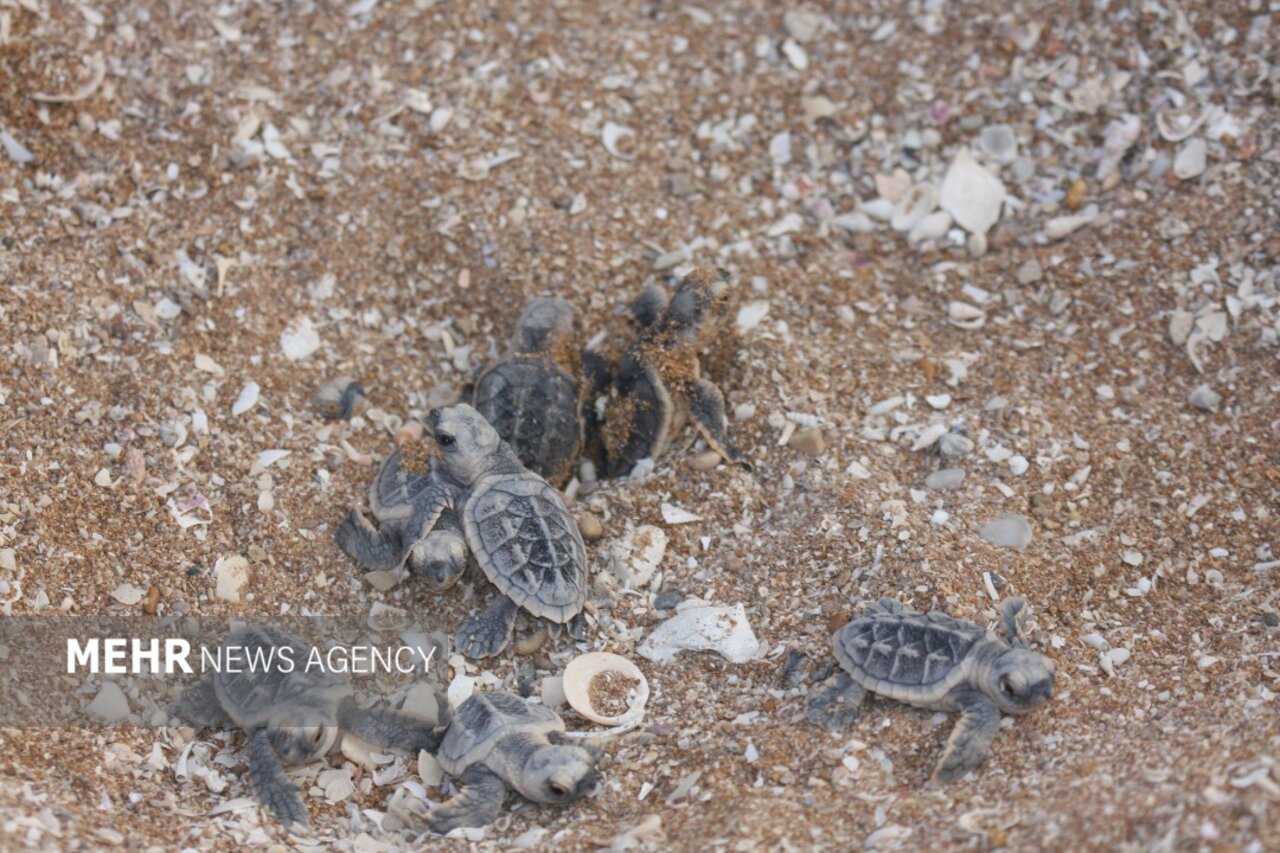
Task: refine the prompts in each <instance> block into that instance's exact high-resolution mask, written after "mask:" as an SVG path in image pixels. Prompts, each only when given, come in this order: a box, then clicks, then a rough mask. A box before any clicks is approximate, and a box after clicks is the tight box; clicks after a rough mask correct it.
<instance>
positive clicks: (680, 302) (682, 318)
mask: <svg viewBox="0 0 1280 853" xmlns="http://www.w3.org/2000/svg"><path fill="white" fill-rule="evenodd" d="M729 292H730V287H729V273H728V272H726V271H725V270H722V269H710V268H707V267H703V268H700V269H696V270H694V271H693V272H691V273H689V275H687V276H686V277H685V279H684V281H682V282H680V287H679V288H678V289H677V290H676V294H675V296H673V297H671V302H670V303H669V304H668V305H667V317H668V319H669V321H670V322H671V324H672V325H673V326H674V327H675V328H676V329H677V330H679V331H682V332H707V333H710V332H713V331H714V330H715V329H716V327H717V326H718V325H719V324H720V321H721V320H723V319H724V316H725V314H726V313H728V310H729Z"/></svg>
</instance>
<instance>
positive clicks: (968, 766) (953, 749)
mask: <svg viewBox="0 0 1280 853" xmlns="http://www.w3.org/2000/svg"><path fill="white" fill-rule="evenodd" d="M948 698H950V699H951V701H952V702H954V703H955V704H956V706H958V707H959V709H960V712H961V716H960V721H959V722H958V723H956V727H955V728H954V729H953V730H952V731H951V737H950V738H949V739H948V740H947V749H946V752H944V753H943V754H942V760H941V761H939V762H938V767H937V769H935V770H934V771H933V778H934V779H935V780H937V781H939V782H950V781H952V780H953V779H959V778H960V777H961V776H963V775H964V774H966V773H968V772H969V771H970V770H972V769H973V768H975V767H977V766H978V765H979V764H981V763H982V759H984V758H986V757H987V751H988V750H989V749H990V748H991V741H992V740H994V739H995V736H996V732H998V731H999V730H1000V710H999V709H998V708H997V707H996V705H995V703H994V702H992V701H991V700H990V699H988V698H987V697H986V696H985V695H983V694H982V693H980V692H978V691H977V690H973V689H971V688H961V689H958V690H956V691H955V692H954V693H953V694H952V695H951V696H950V697H948Z"/></svg>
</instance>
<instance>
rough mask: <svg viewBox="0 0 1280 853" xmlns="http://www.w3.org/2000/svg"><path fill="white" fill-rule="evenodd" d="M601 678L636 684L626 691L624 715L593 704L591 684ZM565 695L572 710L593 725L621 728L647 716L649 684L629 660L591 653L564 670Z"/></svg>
mask: <svg viewBox="0 0 1280 853" xmlns="http://www.w3.org/2000/svg"><path fill="white" fill-rule="evenodd" d="M602 677H603V678H608V679H615V680H617V679H625V680H627V681H631V682H634V686H632V687H630V688H629V689H628V690H627V710H626V711H624V712H623V713H621V714H609V713H607V709H602V708H597V707H595V705H594V704H593V701H592V697H591V685H592V683H593V682H594V681H595V680H596V679H597V678H602ZM564 695H565V699H566V700H567V701H568V702H569V707H571V708H573V710H575V711H577V712H578V713H579V714H580V715H581V716H583V717H585V718H587V719H588V720H591V721H592V722H593V723H600V724H601V725H605V726H621V725H626V724H628V723H634V722H636V721H637V720H639V719H640V717H641V716H643V715H644V706H645V704H646V703H647V702H648V701H649V682H648V680H647V679H646V678H645V677H644V673H643V672H641V671H640V668H639V667H638V666H636V665H635V664H634V663H632V662H631V661H629V660H627V659H626V658H624V657H621V656H620V655H615V654H610V653H608V652H589V653H588V654H585V655H581V656H579V657H576V658H574V659H573V660H572V661H571V662H570V663H569V666H568V667H566V668H565V671H564Z"/></svg>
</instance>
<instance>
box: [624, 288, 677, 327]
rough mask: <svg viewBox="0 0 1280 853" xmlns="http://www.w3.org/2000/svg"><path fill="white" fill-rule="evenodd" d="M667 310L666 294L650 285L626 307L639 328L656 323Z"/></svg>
mask: <svg viewBox="0 0 1280 853" xmlns="http://www.w3.org/2000/svg"><path fill="white" fill-rule="evenodd" d="M666 310H667V294H666V291H664V290H662V289H661V288H658V287H654V286H652V285H650V286H649V287H646V288H645V289H644V291H643V292H642V293H641V294H640V295H639V296H637V297H636V298H635V300H634V301H633V302H632V303H631V304H630V305H628V306H627V311H629V312H630V313H631V316H632V317H633V318H635V321H636V322H637V323H639V324H640V325H641V326H644V327H646V328H647V327H649V326H652V325H653V324H654V323H656V322H658V318H659V317H661V316H662V312H664V311H666Z"/></svg>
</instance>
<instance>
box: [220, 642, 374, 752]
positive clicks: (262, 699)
mask: <svg viewBox="0 0 1280 853" xmlns="http://www.w3.org/2000/svg"><path fill="white" fill-rule="evenodd" d="M222 648H223V650H224V659H223V666H222V669H221V671H219V672H217V673H215V674H214V676H213V679H214V680H213V686H214V691H215V692H216V693H217V696H218V702H219V703H221V705H222V709H223V710H224V711H226V712H227V715H228V716H230V717H231V718H232V719H233V720H234V721H235V722H236V723H237V724H238V725H240V726H241V727H242V728H245V729H250V728H255V727H257V726H264V725H267V724H268V723H269V722H271V721H272V719H273V718H274V717H275V716H276V715H277V714H278V713H279V712H280V711H287V710H288V709H290V708H296V707H298V706H299V705H301V704H306V705H314V704H316V702H317V699H318V697H319V695H320V694H324V693H328V692H330V691H332V694H333V695H334V696H335V697H336V696H338V695H342V694H345V693H349V692H351V685H350V683H349V682H348V681H347V679H346V677H345V676H343V675H341V674H340V673H336V672H331V671H330V670H329V669H328V668H326V667H313V668H311V669H308V668H307V656H308V655H309V654H310V653H311V647H310V646H308V645H306V644H305V643H301V642H299V641H298V640H295V639H294V638H293V637H290V636H289V635H288V634H286V633H284V632H283V631H280V630H278V629H276V628H271V627H266V626H255V625H250V626H246V627H243V628H239V629H237V630H235V631H233V632H232V633H231V634H230V635H228V636H227V638H226V639H225V640H223V641H222ZM228 648H235V649H236V650H237V651H236V652H235V657H234V659H233V658H231V657H229V656H226V650H227V649H228ZM229 660H234V661H235V666H236V669H238V670H239V671H231V670H230V669H229V667H228V661H229Z"/></svg>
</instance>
